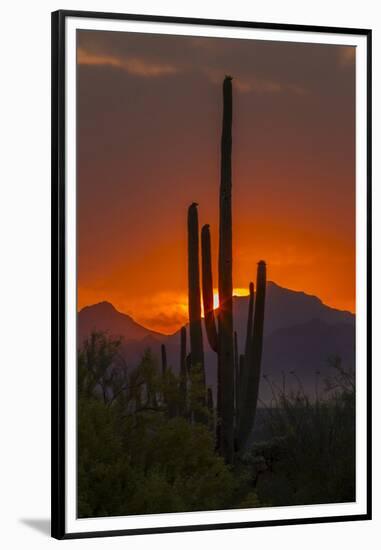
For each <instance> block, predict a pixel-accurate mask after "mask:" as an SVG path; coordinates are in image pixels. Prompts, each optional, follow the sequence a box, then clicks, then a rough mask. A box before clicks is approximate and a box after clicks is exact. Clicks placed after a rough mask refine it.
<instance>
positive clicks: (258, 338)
mask: <svg viewBox="0 0 381 550" xmlns="http://www.w3.org/2000/svg"><path fill="white" fill-rule="evenodd" d="M265 299H266V264H265V262H264V261H263V260H261V261H260V262H259V263H258V270H257V293H256V297H255V313H254V326H253V341H252V348H253V351H252V353H253V371H254V374H253V400H254V405H255V408H254V417H253V424H254V420H255V412H256V409H257V401H258V389H259V381H260V376H261V362H262V350H263V327H264V321H265Z"/></svg>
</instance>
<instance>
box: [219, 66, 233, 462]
mask: <svg viewBox="0 0 381 550" xmlns="http://www.w3.org/2000/svg"><path fill="white" fill-rule="evenodd" d="M232 111H233V105H232V79H231V77H230V76H226V77H225V79H224V83H223V116H222V137H221V182H220V228H219V234H220V242H219V258H218V294H219V301H220V304H219V312H218V336H219V338H218V350H219V367H220V369H221V376H220V380H221V441H220V445H221V452H222V455H223V456H224V458H225V460H226V462H228V463H232V462H233V454H234V351H233V277H232V268H233V239H232V200H231V197H232V179H231V152H232Z"/></svg>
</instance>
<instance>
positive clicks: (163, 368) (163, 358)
mask: <svg viewBox="0 0 381 550" xmlns="http://www.w3.org/2000/svg"><path fill="white" fill-rule="evenodd" d="M161 372H162V374H163V376H165V373H166V372H167V350H166V347H165V344H161Z"/></svg>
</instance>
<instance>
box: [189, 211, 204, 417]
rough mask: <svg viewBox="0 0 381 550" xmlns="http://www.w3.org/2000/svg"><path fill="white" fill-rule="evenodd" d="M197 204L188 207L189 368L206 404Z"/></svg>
mask: <svg viewBox="0 0 381 550" xmlns="http://www.w3.org/2000/svg"><path fill="white" fill-rule="evenodd" d="M197 206H198V205H197V203H195V202H194V203H192V204H191V205H190V206H189V208H188V312H189V336H190V363H191V369H199V370H200V373H201V383H202V384H203V386H204V388H205V391H204V394H205V395H204V397H203V398H200V404H201V405H206V387H205V367H204V349H203V341H202V328H201V291H200V264H199V238H198V212H197ZM195 418H196V419H198V420H200V421H202V419H201V417H200V416H199V415H198V416H197V415H196V417H195Z"/></svg>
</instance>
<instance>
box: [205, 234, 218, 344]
mask: <svg viewBox="0 0 381 550" xmlns="http://www.w3.org/2000/svg"><path fill="white" fill-rule="evenodd" d="M201 257H202V299H203V304H204V317H205V329H206V334H207V337H208V342H209V345H210V347H211V348H212V350H213V351H215V352H216V353H217V352H218V335H217V327H216V319H215V316H214V309H213V305H214V304H213V275H212V253H211V245H210V229H209V225H204V226H203V228H202V230H201Z"/></svg>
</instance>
